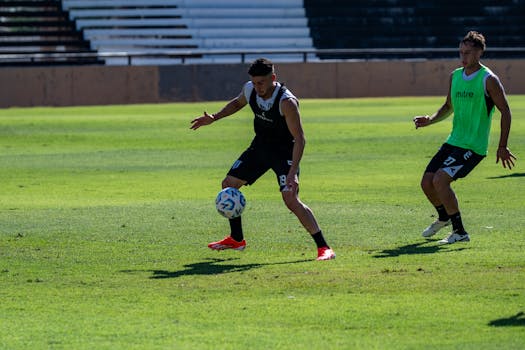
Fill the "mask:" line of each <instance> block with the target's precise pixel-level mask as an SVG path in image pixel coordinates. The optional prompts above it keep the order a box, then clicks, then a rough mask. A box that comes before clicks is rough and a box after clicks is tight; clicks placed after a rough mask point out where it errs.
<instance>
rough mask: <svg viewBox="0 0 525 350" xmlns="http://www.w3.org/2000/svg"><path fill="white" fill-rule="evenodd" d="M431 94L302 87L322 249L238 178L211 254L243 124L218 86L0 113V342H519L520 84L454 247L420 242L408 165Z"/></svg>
mask: <svg viewBox="0 0 525 350" xmlns="http://www.w3.org/2000/svg"><path fill="white" fill-rule="evenodd" d="M443 100H444V97H438V98H433V97H428V98H422V97H420V98H376V99H340V100H302V101H301V113H302V118H303V126H304V129H305V132H306V138H307V146H306V150H305V154H304V157H303V161H302V166H301V177H300V180H301V198H302V199H303V201H304V202H305V203H307V204H308V205H309V206H310V207H311V208H312V210H313V211H314V213H315V214H316V216H317V219H318V221H319V223H320V225H321V227H322V229H323V232H324V235H325V237H326V239H327V241H328V243H329V244H330V245H331V246H332V248H333V249H334V250H335V252H336V253H337V259H335V260H331V261H325V262H317V261H315V257H316V250H315V244H314V242H313V240H312V239H311V238H310V237H309V236H308V234H307V233H306V231H304V230H303V228H302V226H301V225H300V224H299V222H298V221H297V219H296V218H295V216H294V215H293V214H290V213H289V212H288V211H287V209H286V208H285V206H284V204H283V203H282V200H281V196H280V194H279V192H278V188H277V184H276V180H275V177H274V175H273V173H268V174H266V175H265V176H264V177H262V178H261V179H260V180H259V181H258V182H257V183H256V184H255V185H254V186H251V187H245V188H243V189H242V191H243V193H244V195H245V196H246V199H247V207H246V210H245V212H244V215H243V223H244V231H245V238H246V240H247V244H248V246H247V249H246V250H244V251H243V252H239V251H223V252H216V251H210V250H209V249H208V248H207V243H208V242H210V241H213V240H217V239H220V238H223V237H224V236H225V235H226V234H227V233H228V230H229V226H228V222H227V220H226V219H224V218H223V217H221V216H219V214H218V213H217V212H216V211H215V206H214V199H215V195H216V194H217V192H218V191H219V190H220V183H221V180H222V178H223V177H224V175H225V173H226V172H227V170H228V169H229V167H230V165H231V164H232V163H233V161H234V160H235V159H236V157H237V156H238V155H239V154H240V153H241V152H242V151H243V150H244V148H245V147H246V146H247V145H248V143H249V141H250V140H251V138H252V136H253V130H252V123H253V115H252V114H251V112H250V111H249V109H248V108H245V110H243V111H241V112H240V113H238V114H237V115H235V116H232V117H229V118H227V119H224V120H221V121H219V122H217V123H216V124H214V125H212V126H207V127H204V128H201V129H199V130H197V131H192V130H189V126H190V120H191V119H193V118H194V117H196V116H199V115H201V114H202V111H203V110H207V111H209V112H216V111H217V110H218V109H219V108H220V107H222V106H223V105H224V102H207V103H177V104H160V105H130V106H108V107H75V108H11V109H3V110H0V150H1V151H0V186H1V191H0V300H1V302H0V349H265V350H267V349H327V348H330V349H423V348H424V349H462V350H463V349H476V350H479V349H523V347H524V344H525V315H524V313H525V236H524V229H523V228H524V217H525V211H524V208H525V196H524V178H525V170H523V169H524V165H523V161H524V160H523V159H524V158H525V121H524V117H525V96H509V101H510V105H511V109H512V111H513V117H514V119H513V124H512V131H511V136H510V141H509V147H510V149H511V150H512V151H513V153H514V154H515V155H516V156H517V157H518V161H517V164H516V165H517V166H516V167H515V168H514V169H512V170H511V171H509V170H506V169H503V168H502V167H501V165H500V164H495V151H496V147H497V141H498V137H499V130H500V128H499V115H500V114H499V112H498V111H496V113H495V115H494V121H493V127H492V136H491V146H490V149H489V155H488V157H487V158H486V159H485V160H484V161H483V162H482V163H481V164H480V165H479V166H478V167H477V168H476V169H475V170H474V171H473V172H472V173H471V174H470V175H469V176H468V177H467V178H466V179H463V180H460V181H458V182H457V183H455V184H454V185H453V186H454V189H455V191H456V193H457V195H458V197H459V200H460V209H461V211H462V215H463V218H464V224H465V228H466V229H467V231H468V232H469V234H470V237H471V242H470V243H457V244H453V245H450V246H438V245H437V240H438V239H440V238H442V237H443V236H444V235H445V234H446V232H444V233H439V234H438V235H437V236H438V237H436V238H435V239H432V240H425V239H423V238H422V237H421V231H422V230H423V229H424V228H425V227H426V226H427V225H428V224H429V223H430V222H432V221H433V220H434V217H433V215H434V209H433V208H432V207H431V205H430V204H429V203H428V202H427V201H426V198H425V196H424V194H423V193H422V191H421V189H420V187H419V180H420V177H421V175H422V172H423V170H424V168H425V166H426V164H427V163H428V161H429V159H430V157H431V156H432V155H433V154H434V153H435V152H436V150H437V148H438V147H439V146H440V145H441V143H442V142H443V141H444V140H445V138H446V136H447V135H448V133H449V131H450V128H451V119H449V120H446V121H444V122H442V123H439V124H436V125H433V126H431V127H428V128H422V129H418V130H416V129H415V128H414V126H413V123H412V117H413V116H414V115H416V114H431V113H433V112H434V111H436V110H437V108H438V107H439V106H440V105H441V104H442V103H443Z"/></svg>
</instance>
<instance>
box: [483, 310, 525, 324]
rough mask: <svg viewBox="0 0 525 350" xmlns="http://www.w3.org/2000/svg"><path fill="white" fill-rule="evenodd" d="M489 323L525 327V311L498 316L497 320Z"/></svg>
mask: <svg viewBox="0 0 525 350" xmlns="http://www.w3.org/2000/svg"><path fill="white" fill-rule="evenodd" d="M488 325H489V326H493V327H513V326H521V327H525V313H523V311H520V312H518V313H517V314H516V315H514V316H510V317H504V318H498V319H497V320H493V321H490V322H489V323H488Z"/></svg>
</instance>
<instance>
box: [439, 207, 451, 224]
mask: <svg viewBox="0 0 525 350" xmlns="http://www.w3.org/2000/svg"><path fill="white" fill-rule="evenodd" d="M436 210H437V212H438V215H439V221H448V219H450V217H449V216H448V214H447V211H446V210H445V206H444V205H443V204H441V205H438V206H437V207H436Z"/></svg>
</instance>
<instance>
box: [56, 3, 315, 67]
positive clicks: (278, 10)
mask: <svg viewBox="0 0 525 350" xmlns="http://www.w3.org/2000/svg"><path fill="white" fill-rule="evenodd" d="M63 6H64V8H65V9H67V10H69V15H70V19H72V20H74V21H75V22H76V25H77V28H78V29H79V30H82V31H83V32H84V35H85V37H86V39H88V40H89V41H90V43H91V48H92V49H94V50H97V51H98V52H100V53H116V52H122V53H125V52H128V53H135V54H139V53H147V54H155V53H159V54H160V53H163V52H167V53H169V54H170V55H171V57H169V58H156V59H152V58H146V57H142V58H136V59H133V61H132V64H149V63H154V64H173V63H180V62H182V57H177V52H180V53H182V54H187V53H188V52H189V51H191V50H201V52H202V51H203V50H214V52H216V53H218V52H219V51H221V54H216V55H194V56H193V57H189V58H188V59H186V58H184V60H185V61H186V62H193V63H208V62H239V60H240V58H241V56H240V55H239V54H232V55H227V54H224V53H226V52H227V51H243V50H248V51H249V50H252V51H253V50H258V51H259V50H260V51H264V50H267V51H272V50H276V49H281V50H289V49H312V48H313V42H312V40H311V38H310V32H309V29H308V26H307V20H306V18H305V12H304V8H303V7H302V1H301V0H266V1H264V0H251V1H244V0H243V1H240V0H223V1H211V0H192V1H187V0H63ZM255 56H257V57H258V56H259V55H253V57H250V56H249V55H247V56H246V59H249V60H251V59H253V58H255ZM266 56H269V55H266ZM270 58H273V59H281V60H293V61H297V60H301V59H302V55H297V54H295V55H288V54H279V55H275V56H274V57H270ZM106 62H107V64H126V63H127V62H126V59H125V58H107V60H106Z"/></svg>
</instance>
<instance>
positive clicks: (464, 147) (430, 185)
mask: <svg viewBox="0 0 525 350" xmlns="http://www.w3.org/2000/svg"><path fill="white" fill-rule="evenodd" d="M485 47H486V46H485V38H484V37H483V35H482V34H480V33H478V32H475V31H470V32H468V33H467V35H465V37H464V38H463V39H462V40H461V43H460V45H459V56H460V59H461V64H462V67H460V68H457V69H455V70H454V71H453V72H452V73H451V75H450V82H449V90H448V95H447V98H446V101H445V103H444V104H443V105H442V106H441V108H439V109H438V110H437V112H436V113H434V114H433V115H432V116H428V115H425V116H416V117H414V123H415V125H416V128H420V127H425V126H428V125H431V124H435V123H437V122H439V121H441V120H443V119H445V118H447V117H448V116H449V115H451V114H452V113H453V114H454V119H453V123H452V132H451V133H450V135H449V136H448V138H447V140H446V141H445V143H444V144H443V145H442V146H441V148H440V149H439V151H438V152H437V153H436V155H435V156H434V157H433V158H432V160H431V161H430V163H429V164H428V166H427V168H426V169H425V172H424V174H423V178H422V180H421V187H422V189H423V192H424V193H425V195H426V196H427V198H428V200H429V201H430V203H432V204H433V205H434V207H435V208H436V210H437V213H438V219H437V220H436V221H435V222H433V223H432V224H431V225H430V226H428V227H427V228H426V229H425V230H424V231H423V237H431V236H433V235H435V234H436V233H437V232H438V231H439V230H440V229H442V228H444V227H445V226H448V225H450V224H451V223H452V232H451V233H450V234H449V235H448V237H446V238H444V239H442V240H440V241H439V243H440V244H451V243H455V242H468V241H470V237H469V235H468V233H467V231H465V228H464V227H463V223H462V220H461V214H460V211H459V206H458V200H457V197H456V194H455V193H454V191H453V190H452V188H451V187H450V185H451V183H452V182H453V181H454V180H457V179H459V178H462V177H465V176H466V175H467V174H468V173H470V172H471V171H472V169H474V167H476V165H478V164H479V162H481V160H482V159H483V158H485V156H486V155H487V150H488V140H489V132H490V126H491V121H492V115H493V113H494V106H495V107H497V108H498V110H499V111H500V112H501V132H500V137H499V146H498V150H497V153H496V163H498V162H499V161H500V160H501V164H502V165H503V167H504V168H508V169H512V167H513V166H514V160H515V159H516V157H515V156H514V155H513V154H512V153H511V151H510V150H509V148H508V145H507V141H508V138H509V132H510V124H511V111H510V107H509V104H508V102H507V98H506V96H505V91H504V89H503V85H502V84H501V82H500V80H499V78H498V77H497V76H496V75H495V74H494V73H493V72H492V71H491V70H490V69H489V68H487V67H486V66H484V65H483V64H481V63H480V59H481V56H482V54H483V52H484V51H485Z"/></svg>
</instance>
